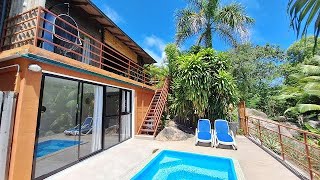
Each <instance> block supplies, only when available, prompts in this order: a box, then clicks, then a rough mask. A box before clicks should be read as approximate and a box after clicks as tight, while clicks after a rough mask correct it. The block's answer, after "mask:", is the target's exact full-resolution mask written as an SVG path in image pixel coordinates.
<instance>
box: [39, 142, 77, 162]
mask: <svg viewBox="0 0 320 180" xmlns="http://www.w3.org/2000/svg"><path fill="white" fill-rule="evenodd" d="M78 144H80V141H72V140H48V141H43V142H40V143H38V145H37V150H36V152H37V154H36V157H37V158H39V157H42V156H46V155H48V154H51V153H54V152H57V151H60V150H62V149H65V148H68V147H71V146H75V145H78Z"/></svg>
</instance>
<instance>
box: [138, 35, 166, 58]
mask: <svg viewBox="0 0 320 180" xmlns="http://www.w3.org/2000/svg"><path fill="white" fill-rule="evenodd" d="M143 45H144V50H145V51H146V52H147V53H148V54H150V56H151V57H153V58H154V59H155V60H156V61H157V62H158V63H163V61H164V60H165V59H166V54H165V52H164V49H165V47H166V43H165V42H164V41H163V40H162V39H161V38H159V37H157V36H155V35H151V36H147V37H146V38H145V39H144V42H143Z"/></svg>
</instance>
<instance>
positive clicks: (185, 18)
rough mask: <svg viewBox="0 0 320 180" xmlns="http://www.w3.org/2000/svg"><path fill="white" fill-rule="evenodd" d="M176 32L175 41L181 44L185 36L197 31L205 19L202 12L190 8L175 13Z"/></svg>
mask: <svg viewBox="0 0 320 180" xmlns="http://www.w3.org/2000/svg"><path fill="white" fill-rule="evenodd" d="M176 21H177V27H176V28H177V33H176V42H177V44H181V43H182V42H183V41H184V40H186V39H187V38H189V37H191V36H193V35H195V34H197V33H199V32H200V31H201V30H202V29H203V26H204V24H205V23H206V19H205V17H204V16H203V15H202V14H198V13H196V12H195V11H193V10H191V9H182V10H179V11H178V12H177V13H176Z"/></svg>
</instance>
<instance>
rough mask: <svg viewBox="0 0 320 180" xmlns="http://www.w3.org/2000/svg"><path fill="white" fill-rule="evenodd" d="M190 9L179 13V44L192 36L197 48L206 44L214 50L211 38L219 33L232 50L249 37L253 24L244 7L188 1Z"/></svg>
mask: <svg viewBox="0 0 320 180" xmlns="http://www.w3.org/2000/svg"><path fill="white" fill-rule="evenodd" d="M188 2H189V3H188V6H187V7H186V8H184V9H182V10H179V11H178V12H177V13H176V21H177V24H176V26H177V32H176V42H177V44H181V43H182V42H183V41H184V40H186V39H187V38H189V37H191V36H195V35H198V36H199V37H198V40H197V45H200V44H201V43H204V45H205V47H208V48H212V36H213V33H216V34H217V35H218V36H220V37H221V38H222V39H224V40H225V41H226V42H228V43H230V44H231V45H232V46H237V44H238V42H239V39H240V40H241V41H244V40H246V39H247V37H248V34H249V32H248V27H249V25H252V24H253V23H254V20H253V19H252V18H251V17H249V16H248V15H246V13H245V10H244V7H243V6H242V5H241V4H237V3H232V4H229V5H226V6H223V7H220V6H219V0H188Z"/></svg>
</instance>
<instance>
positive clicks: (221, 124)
mask: <svg viewBox="0 0 320 180" xmlns="http://www.w3.org/2000/svg"><path fill="white" fill-rule="evenodd" d="M214 129H215V131H216V132H217V134H228V133H229V125H228V121H226V120H222V119H217V120H215V121H214Z"/></svg>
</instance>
